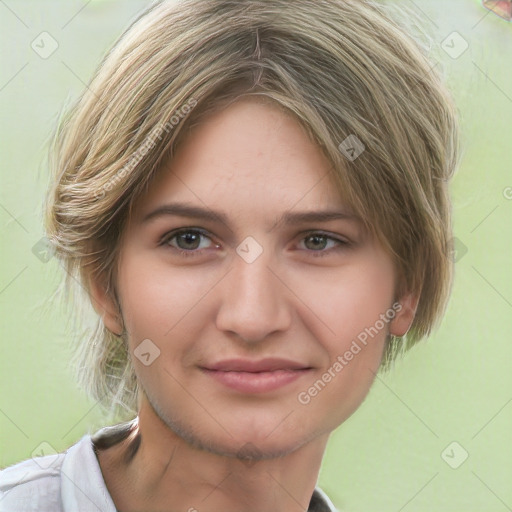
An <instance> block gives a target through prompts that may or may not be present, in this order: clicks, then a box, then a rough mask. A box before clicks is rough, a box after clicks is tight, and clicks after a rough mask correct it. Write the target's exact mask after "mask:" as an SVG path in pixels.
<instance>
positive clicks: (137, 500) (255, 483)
mask: <svg viewBox="0 0 512 512" xmlns="http://www.w3.org/2000/svg"><path fill="white" fill-rule="evenodd" d="M328 437H329V434H322V435H320V436H318V437H316V438H315V439H313V440H311V441H309V442H308V443H306V444H304V445H302V446H301V447H299V448H297V449H296V450H294V451H290V452H289V453H286V454H284V455H282V454H281V455H280V456H276V457H270V458H251V450H250V446H248V449H247V451H246V452H245V453H243V454H242V453H240V452H239V453H238V454H228V455H223V454H219V453H215V452H214V451H210V450H209V449H207V448H205V447H203V446H194V445H192V444H191V443H190V442H188V441H186V440H185V439H183V437H181V436H179V435H178V434H176V433H175V432H174V431H173V430H171V429H170V428H169V427H168V426H167V425H166V424H165V423H164V422H163V421H162V420H161V419H160V418H159V417H158V415H157V414H156V413H155V411H154V410H153V408H152V407H151V405H150V404H149V403H148V402H147V400H144V399H143V400H142V402H141V407H140V411H139V416H138V425H137V428H135V429H134V430H133V432H132V434H130V436H128V437H127V438H126V439H125V440H124V441H122V442H120V443H119V444H118V445H115V446H114V447H112V448H111V449H109V450H107V451H108V452H110V453H109V454H107V451H105V452H103V453H101V452H100V453H99V454H98V458H99V460H100V465H101V466H102V470H103V473H104V476H105V481H106V483H107V487H108V488H109V491H110V493H111V495H112V498H113V500H114V503H115V504H116V506H117V508H118V509H119V510H122V511H123V512H130V511H132V510H133V511H135V510H155V511H156V510H158V511H168V512H178V511H187V512H196V511H197V512H218V511H219V510H222V511H223V512H239V511H240V510H244V511H245V512H268V511H269V510H279V511H280V512H300V511H303V512H304V511H307V510H308V506H309V502H310V499H311V496H312V494H313V491H314V489H315V486H316V482H317V478H318V473H319V471H320V464H321V461H322V457H323V453H324V451H325V447H326V444H327V441H328ZM109 480H110V483H109Z"/></svg>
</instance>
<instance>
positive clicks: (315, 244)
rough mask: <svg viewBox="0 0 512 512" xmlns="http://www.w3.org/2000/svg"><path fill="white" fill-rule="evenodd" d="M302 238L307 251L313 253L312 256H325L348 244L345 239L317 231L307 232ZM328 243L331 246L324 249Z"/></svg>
mask: <svg viewBox="0 0 512 512" xmlns="http://www.w3.org/2000/svg"><path fill="white" fill-rule="evenodd" d="M302 240H303V241H304V245H305V246H306V250H307V252H311V253H313V257H322V256H327V255H329V254H331V253H332V252H333V251H339V250H342V249H345V248H347V247H348V246H349V245H350V243H349V242H348V241H347V240H342V239H339V238H336V237H333V236H330V235H327V234H326V233H322V232H319V231H314V232H310V233H308V234H307V235H306V236H305V237H304V238H302ZM329 244H331V247H330V248H328V249H327V250H326V247H327V246H328V245H329Z"/></svg>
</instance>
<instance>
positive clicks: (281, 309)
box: [217, 241, 290, 341]
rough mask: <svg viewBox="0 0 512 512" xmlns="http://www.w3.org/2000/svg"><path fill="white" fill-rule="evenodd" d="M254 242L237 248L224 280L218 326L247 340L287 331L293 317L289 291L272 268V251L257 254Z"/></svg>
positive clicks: (256, 339) (255, 339)
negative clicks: (287, 292)
mask: <svg viewBox="0 0 512 512" xmlns="http://www.w3.org/2000/svg"><path fill="white" fill-rule="evenodd" d="M251 243H253V242H252V241H249V242H248V245H245V244H244V242H242V243H241V244H240V245H239V246H238V248H237V253H236V254H235V257H234V259H233V262H232V266H233V267H232V269H231V271H230V272H229V273H228V275H227V276H226V278H225V279H226V281H225V287H224V290H223V293H222V303H221V304H220V307H219V311H218V316H217V327H218V328H219V329H220V330H224V331H232V332H235V333H236V334H237V335H239V336H240V337H242V338H244V339H245V340H246V341H258V340H261V339H263V338H265V337H266V336H268V335H269V334H270V333H271V332H273V331H276V330H283V329H286V328H287V326H288V325H289V320H290V317H289V312H288V307H287V304H286V297H285V293H284V292H285V289H286V288H285V287H284V285H283V284H282V283H281V282H280V280H279V279H278V278H277V277H276V276H275V275H274V272H275V271H271V270H270V268H269V267H271V266H272V265H271V258H270V251H264V250H263V251H261V252H260V253H259V254H256V253H255V250H256V249H257V248H256V247H255V246H254V245H252V246H251ZM247 249H248V250H247ZM257 252H259V251H257Z"/></svg>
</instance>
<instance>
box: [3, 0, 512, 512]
mask: <svg viewBox="0 0 512 512" xmlns="http://www.w3.org/2000/svg"><path fill="white" fill-rule="evenodd" d="M387 3H394V4H396V5H399V6H402V5H403V6H404V7H406V8H408V9H412V10H413V11H415V12H417V13H419V14H420V16H421V17H422V18H423V19H424V20H425V23H426V24H427V25H428V26H429V27H430V30H431V33H432V35H433V37H434V40H435V47H434V48H433V57H434V58H435V60H437V61H438V62H439V66H441V67H442V69H444V72H445V75H446V78H447V80H448V83H449V85H450V87H451V89H452V90H453V92H454V95H455V99H456V101H457V104H458V108H459V110H460V112H461V121H462V145H463V159H462V163H461V166H460V169H459V171H458V174H457V176H456V178H455V179H454V181H453V186H452V192H453V201H454V222H455V235H456V237H457V242H456V247H457V249H458V252H457V257H456V260H457V263H456V282H455V286H454V290H453V295H452V299H451V302H450V306H449V308H448V312H447V315H446V317H445V319H444V321H443V324H442V326H441V328H440V329H439V330H438V331H436V332H435V334H434V335H433V336H432V337H431V338H430V339H429V340H428V341H426V342H423V343H421V344H420V345H419V346H417V347H416V348H414V349H412V350H411V351H410V352H409V353H408V355H407V356H406V357H405V359H404V360H402V361H400V362H399V363H397V365H396V368H395V370H394V371H393V372H392V373H390V374H388V375H382V376H380V377H378V378H377V379H376V382H375V385H374V386H373V388H372V390H371V392H370V394H369V396H368V397H367V399H366V400H365V402H364V403H363V405H362V406H361V408H360V409H359V410H358V411H357V412H356V413H355V414H354V415H353V416H352V417H351V418H350V419H349V420H348V421H347V422H345V423H344V424H343V425H342V426H341V427H340V428H339V429H338V430H337V431H336V432H335V433H334V434H333V435H332V438H331V441H330V444H329V446H328V451H327V453H326V456H325V459H324V464H323V467H322V471H321V474H320V481H319V484H320V486H321V487H322V488H323V489H324V490H325V491H326V492H327V494H328V495H329V496H330V497H331V498H332V500H333V501H334V503H335V505H336V506H337V507H338V508H339V509H340V510H343V511H364V512H369V511H376V512H377V511H378V512H385V511H393V512H399V511H402V510H403V511H405V512H413V511H429V512H431V511H433V510H435V511H437V512H441V511H447V512H448V511H449V512H456V511H462V510H463V511H465V512H473V511H474V512H477V511H478V512H482V511H485V512H494V511H496V512H501V511H506V510H512V440H511V437H512V436H511V433H512V371H511V369H512V364H511V363H512V343H511V335H510V331H511V327H512V270H511V262H512V244H511V238H512V237H511V232H512V173H511V170H512V169H511V167H512V163H511V162H512V158H511V142H512V79H511V76H512V72H511V71H512V69H511V68H512V66H511V64H512V59H511V56H512V23H507V22H506V21H503V20H501V19H500V18H498V17H497V16H496V15H495V14H493V13H490V12H489V11H486V10H485V9H483V8H482V6H481V5H480V2H478V1H476V0H452V1H450V2H446V1H442V0H425V1H422V2H419V0H418V1H416V3H414V2H411V1H402V2H401V1H399V0H396V1H388V2H387ZM146 5H148V2H147V1H144V0H131V1H127V0H122V1H121V0H110V1H99V0H96V1H90V2H85V1H84V2H81V1H75V0H72V1H70V0H60V1H56V0H48V1H35V0H34V1H21V0H10V1H9V0H5V1H2V2H0V37H1V44H2V67H1V71H0V105H1V109H2V120H3V122H2V125H1V127H0V130H1V141H2V142H1V162H2V169H1V189H0V221H1V230H2V238H1V240H2V242H1V243H2V264H1V270H0V272H1V273H0V307H1V311H2V317H1V333H2V340H1V343H2V345H1V347H2V356H1V358H0V443H1V444H0V467H4V466H7V465H10V464H13V463H15V462H18V461H20V460H22V459H25V458H28V457H30V456H31V454H32V453H33V452H34V450H36V449H39V446H40V445H41V443H43V442H45V443H49V445H51V446H52V447H53V448H54V449H55V450H57V451H62V450H65V449H66V448H67V447H68V446H70V445H71V444H72V443H74V442H76V441H77V440H78V439H79V438H80V437H82V436H83V435H84V434H85V433H87V432H93V431H94V430H96V429H97V428H99V427H100V426H103V425H105V424H106V422H107V421H112V419H108V418H105V417H104V416H103V415H102V412H101V410H100V409H99V407H98V406H97V405H96V404H95V403H94V402H92V401H90V400H88V399H87V398H86V397H85V396H84V395H83V394H82V393H81V391H80V390H79V389H78V388H77V386H76V384H75V383H74V380H73V377H72V373H71V371H70V368H69V358H70V339H71V336H70V328H71V327H70V325H71V324H69V322H68V318H67V314H66V313H65V311H64V309H63V308H62V307H61V306H60V304H59V303H58V302H57V301H56V300H55V297H54V292H55V290H56V287H57V285H58V283H59V282H60V277H61V274H62V270H61V268H60V266H59V264H58V263H57V262H56V260H55V259H54V258H53V259H50V260H49V261H47V262H45V261H44V260H45V258H44V253H43V251H42V250H41V247H40V245H38V242H39V241H40V240H41V238H42V237H43V231H42V222H41V210H42V205H43V200H44V193H45V190H46V185H47V176H48V175H47V169H46V166H45V151H46V143H47V138H48V135H49V133H50V130H51V127H52V126H53V125H54V123H55V121H56V118H57V114H58V112H59V109H60V108H61V106H62V105H63V103H64V102H66V101H68V100H70V99H73V98H75V97H76V96H77V95H78V94H79V93H80V92H81V90H82V89H83V88H84V87H85V85H86V84H87V83H88V81H89V79H90V77H91V75H92V72H93V71H94V69H95V68H96V66H97V64H98V63H99V61H100V59H101V57H102V56H103V55H104V53H105V52H106V51H107V49H108V48H109V47H110V45H111V44H112V43H113V42H114V40H115V39H116V38H117V36H118V35H119V34H120V33H121V32H122V30H124V28H125V27H126V26H127V25H128V23H129V22H131V21H132V20H133V19H134V17H135V16H136V15H137V13H138V12H139V11H140V10H141V9H143V8H144V7H145V6H146ZM42 32H47V33H48V34H49V35H50V37H48V35H43V36H41V33H42ZM454 32H457V34H454ZM41 37H44V38H46V39H45V41H46V42H45V44H41V43H40V42H39V43H37V42H38V41H41V39H40V38H41ZM33 41H35V43H34V44H33ZM53 41H55V43H54V42H53ZM466 43H467V45H468V47H467V49H466V50H465V51H463V52H462V53H461V54H460V55H458V53H460V51H462V50H463V48H464V47H465V44H466ZM37 44H39V46H37ZM55 44H57V45H58V46H56V47H55V48H54V46H55ZM43 47H44V48H43ZM36 48H37V49H36ZM45 52H46V53H45ZM50 52H52V53H51V54H50V55H47V53H50ZM34 246H35V247H34ZM453 442H455V443H457V444H452V443H453ZM466 453H467V455H468V456H467V459H466V460H464V462H462V463H461V461H462V460H463V459H464V457H465V456H466V455H465V454H466ZM446 461H448V462H446ZM459 464H460V465H459ZM455 466H458V467H456V468H455Z"/></svg>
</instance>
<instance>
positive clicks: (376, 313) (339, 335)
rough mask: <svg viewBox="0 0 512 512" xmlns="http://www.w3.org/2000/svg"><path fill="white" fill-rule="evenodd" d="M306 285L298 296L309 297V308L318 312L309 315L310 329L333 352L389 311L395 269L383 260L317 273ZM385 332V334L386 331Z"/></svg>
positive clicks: (366, 260) (363, 261) (375, 258)
mask: <svg viewBox="0 0 512 512" xmlns="http://www.w3.org/2000/svg"><path fill="white" fill-rule="evenodd" d="M324 270H325V269H324ZM303 283H304V284H303V285H302V290H301V291H300V292H299V293H298V295H300V296H301V297H307V298H308V300H307V306H308V307H310V308H311V310H312V311H313V312H314V313H315V315H311V314H310V315H309V318H310V319H311V320H310V325H309V327H310V329H311V330H312V331H313V332H315V334H316V337H317V339H319V340H324V343H325V344H326V345H327V346H328V348H329V351H330V352H332V351H333V350H337V351H340V350H343V349H344V348H345V346H346V345H347V344H348V345H350V342H351V341H352V339H354V338H356V337H357V335H358V334H359V333H360V332H361V331H364V329H365V328H369V327H371V326H373V325H374V324H375V323H376V322H377V321H378V320H379V318H380V315H381V314H384V313H385V312H386V311H387V310H388V309H389V308H390V306H391V305H392V301H393V295H394V272H393V268H392V266H391V263H390V262H389V261H388V260H387V259H386V258H383V257H380V258H378V257H371V258H366V259H364V260H363V259H361V261H358V262H356V263H354V264H351V265H347V266H344V267H340V268H338V269H331V270H330V271H329V272H323V273H317V274H316V275H315V278H314V279H308V280H307V281H303ZM308 283H314V284H313V285H311V284H308ZM304 317H306V316H304ZM378 325H379V326H380V327H381V328H382V326H381V324H380V323H379V324H378ZM382 330H383V334H385V332H386V331H387V329H382Z"/></svg>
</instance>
